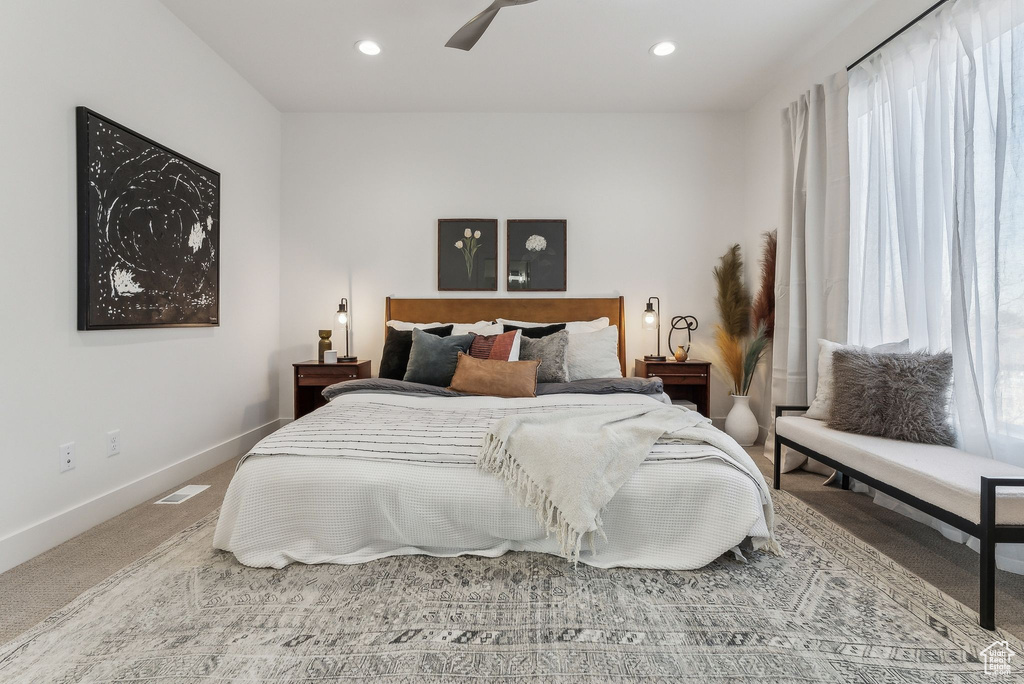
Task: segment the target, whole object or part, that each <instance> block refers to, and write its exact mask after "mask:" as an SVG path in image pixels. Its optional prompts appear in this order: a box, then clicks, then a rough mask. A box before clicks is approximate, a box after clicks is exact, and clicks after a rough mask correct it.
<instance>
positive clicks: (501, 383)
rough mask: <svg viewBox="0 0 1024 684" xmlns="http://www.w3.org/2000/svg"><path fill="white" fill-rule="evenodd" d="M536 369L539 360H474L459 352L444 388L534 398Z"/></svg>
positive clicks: (535, 394) (497, 395)
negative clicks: (449, 381)
mask: <svg viewBox="0 0 1024 684" xmlns="http://www.w3.org/2000/svg"><path fill="white" fill-rule="evenodd" d="M478 339H479V338H478ZM539 366H540V361H539V360H536V359H534V360H532V361H497V360H490V359H475V358H473V357H472V356H468V355H466V354H463V353H461V352H460V353H459V361H458V365H457V366H456V367H455V375H454V376H453V377H452V384H451V386H450V387H449V388H448V389H450V390H454V391H456V392H465V393H466V394H485V395H488V396H492V397H535V396H537V368H538V367H539Z"/></svg>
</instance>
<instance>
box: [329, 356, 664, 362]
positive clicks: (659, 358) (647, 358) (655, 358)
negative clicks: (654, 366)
mask: <svg viewBox="0 0 1024 684" xmlns="http://www.w3.org/2000/svg"><path fill="white" fill-rule="evenodd" d="M338 360H339V361H341V359H338ZM664 360H665V357H664V356H654V355H653V354H647V355H645V356H644V361H664Z"/></svg>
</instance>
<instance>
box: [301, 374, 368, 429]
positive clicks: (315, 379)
mask: <svg viewBox="0 0 1024 684" xmlns="http://www.w3.org/2000/svg"><path fill="white" fill-rule="evenodd" d="M292 366H293V367H294V368H295V418H296V420H297V419H299V418H301V417H302V416H304V415H306V414H307V413H310V412H312V411H314V410H316V409H318V408H320V407H321V406H323V405H324V404H326V403H327V400H326V399H324V397H323V394H321V392H323V391H324V388H325V387H330V386H331V385H333V384H335V383H339V382H345V381H347V380H355V379H357V378H359V379H362V378H368V377H370V362H369V361H353V362H352V363H317V362H316V361H303V362H302V363H295V364H292Z"/></svg>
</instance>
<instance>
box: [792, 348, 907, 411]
mask: <svg viewBox="0 0 1024 684" xmlns="http://www.w3.org/2000/svg"><path fill="white" fill-rule="evenodd" d="M837 349H858V350H867V351H873V352H878V353H880V354H893V353H898V352H909V351H910V340H903V341H902V342H887V343H886V344H880V345H878V346H877V347H871V348H870V349H869V348H868V347H862V346H860V345H856V344H839V343H838V342H830V341H828V340H823V339H819V340H818V389H817V391H816V392H815V393H814V401H812V402H811V407H810V408H809V409H807V413H805V414H804V415H805V416H807V417H808V418H813V419H814V420H828V412H829V410H830V409H831V408H832V397H833V396H834V395H835V378H834V376H833V375H832V354H834V353H835V351H836V350H837Z"/></svg>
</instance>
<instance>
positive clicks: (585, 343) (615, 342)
mask: <svg viewBox="0 0 1024 684" xmlns="http://www.w3.org/2000/svg"><path fill="white" fill-rule="evenodd" d="M567 332H568V331H567ZM565 363H566V366H567V367H568V372H569V382H572V381H574V380H589V379H590V378H621V377H622V366H620V365H619V328H618V326H616V325H609V326H607V327H605V328H602V329H601V330H597V331H595V332H588V333H578V334H576V335H573V334H570V335H569V345H568V346H567V347H566V351H565Z"/></svg>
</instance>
